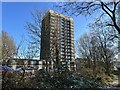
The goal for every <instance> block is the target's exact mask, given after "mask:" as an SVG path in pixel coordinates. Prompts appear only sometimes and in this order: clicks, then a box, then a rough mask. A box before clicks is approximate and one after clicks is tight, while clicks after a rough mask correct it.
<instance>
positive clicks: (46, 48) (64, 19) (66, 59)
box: [40, 10, 75, 68]
mask: <svg viewBox="0 0 120 90" xmlns="http://www.w3.org/2000/svg"><path fill="white" fill-rule="evenodd" d="M73 27H74V25H73V19H72V18H70V17H68V16H65V15H63V14H59V13H57V12H55V11H52V10H49V11H48V12H47V13H46V15H45V16H44V17H43V20H42V30H41V56H40V57H41V60H43V63H44V64H47V65H50V67H51V68H52V66H54V62H55V61H56V59H57V58H59V60H60V62H61V63H62V64H67V65H68V67H69V68H74V60H75V55H74V28H73Z"/></svg>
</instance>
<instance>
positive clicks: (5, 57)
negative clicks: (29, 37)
mask: <svg viewBox="0 0 120 90" xmlns="http://www.w3.org/2000/svg"><path fill="white" fill-rule="evenodd" d="M1 38H2V64H6V65H9V64H10V63H9V62H10V59H11V58H14V56H15V54H16V49H17V48H16V45H15V42H14V39H13V38H12V37H11V36H9V35H8V33H7V32H4V31H2V36H1Z"/></svg>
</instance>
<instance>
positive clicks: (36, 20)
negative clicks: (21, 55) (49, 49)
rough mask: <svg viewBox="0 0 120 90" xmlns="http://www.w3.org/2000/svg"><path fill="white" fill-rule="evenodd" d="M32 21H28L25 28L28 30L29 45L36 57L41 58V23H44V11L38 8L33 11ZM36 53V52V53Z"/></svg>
mask: <svg viewBox="0 0 120 90" xmlns="http://www.w3.org/2000/svg"><path fill="white" fill-rule="evenodd" d="M31 15H32V21H31V22H26V26H25V29H26V30H27V31H28V34H29V37H30V41H29V43H30V44H31V45H30V46H31V47H30V46H29V48H31V49H29V51H30V52H32V53H33V52H34V57H39V58H40V43H41V28H42V27H41V24H42V17H43V15H44V13H43V12H41V11H39V10H38V9H36V10H35V11H34V12H32V13H31ZM35 53H36V54H35Z"/></svg>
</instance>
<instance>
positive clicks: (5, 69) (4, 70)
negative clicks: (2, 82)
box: [0, 65, 14, 72]
mask: <svg viewBox="0 0 120 90" xmlns="http://www.w3.org/2000/svg"><path fill="white" fill-rule="evenodd" d="M7 71H14V69H13V68H11V67H9V66H6V65H5V66H0V72H7Z"/></svg>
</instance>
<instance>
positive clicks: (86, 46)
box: [78, 24, 117, 75]
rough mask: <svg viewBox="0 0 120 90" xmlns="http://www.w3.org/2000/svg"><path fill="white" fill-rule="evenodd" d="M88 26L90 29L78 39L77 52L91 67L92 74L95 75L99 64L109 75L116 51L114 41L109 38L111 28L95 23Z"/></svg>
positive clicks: (111, 31)
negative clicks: (98, 25)
mask: <svg viewBox="0 0 120 90" xmlns="http://www.w3.org/2000/svg"><path fill="white" fill-rule="evenodd" d="M90 28H91V30H92V31H91V32H90V33H89V34H85V35H84V36H83V37H81V38H80V41H78V54H79V55H80V57H82V58H84V59H85V60H86V65H87V67H89V68H90V67H91V68H93V74H95V75H96V72H97V69H99V67H98V66H100V67H103V68H104V69H105V73H106V74H107V75H110V73H111V70H112V68H113V60H114V57H115V54H116V53H117V52H116V51H117V48H116V47H115V46H114V45H115V42H114V41H113V40H111V34H112V33H113V30H112V29H110V28H103V27H102V28H100V27H97V26H96V24H94V25H93V24H92V26H91V27H90Z"/></svg>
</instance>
